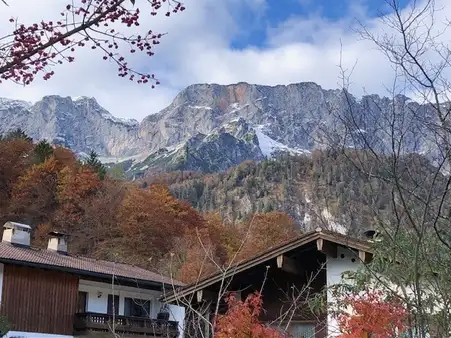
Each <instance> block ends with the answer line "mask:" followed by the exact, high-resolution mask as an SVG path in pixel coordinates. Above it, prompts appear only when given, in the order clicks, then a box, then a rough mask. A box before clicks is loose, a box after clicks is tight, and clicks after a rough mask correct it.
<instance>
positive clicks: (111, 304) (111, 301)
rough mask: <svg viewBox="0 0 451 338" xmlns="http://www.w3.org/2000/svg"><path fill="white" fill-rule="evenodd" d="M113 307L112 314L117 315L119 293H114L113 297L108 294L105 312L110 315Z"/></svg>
mask: <svg viewBox="0 0 451 338" xmlns="http://www.w3.org/2000/svg"><path fill="white" fill-rule="evenodd" d="M113 309H114V314H115V315H119V295H115V296H114V297H113V295H108V309H107V313H108V314H109V315H112V314H113Z"/></svg>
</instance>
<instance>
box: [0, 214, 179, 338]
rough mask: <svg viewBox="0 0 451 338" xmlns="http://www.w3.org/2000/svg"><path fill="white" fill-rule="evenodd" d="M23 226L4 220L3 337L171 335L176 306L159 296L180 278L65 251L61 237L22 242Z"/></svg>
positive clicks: (0, 273)
mask: <svg viewBox="0 0 451 338" xmlns="http://www.w3.org/2000/svg"><path fill="white" fill-rule="evenodd" d="M30 232H31V228H30V227H29V226H28V225H25V224H20V223H15V222H7V223H6V224H5V225H4V231H3V238H2V241H1V243H0V300H1V303H0V314H1V315H2V316H4V317H6V319H7V322H8V324H9V332H8V334H7V335H6V337H9V338H13V337H20V338H25V337H35V338H51V337H52V338H63V337H65V338H69V337H77V336H83V337H90V336H95V337H102V336H105V337H111V336H112V334H111V333H112V332H115V333H116V334H118V335H117V336H120V337H127V338H131V337H139V336H140V337H143V336H144V337H177V336H179V334H180V332H183V323H184V308H183V307H179V306H176V305H165V304H162V303H160V301H159V299H160V298H161V296H162V295H163V294H164V293H165V292H166V290H170V289H172V288H173V287H174V285H177V286H180V285H182V284H181V283H180V282H177V281H174V280H171V279H170V278H167V277H163V276H161V275H159V274H156V273H154V272H150V271H147V270H144V269H141V268H138V267H136V266H133V265H126V264H120V263H115V262H109V261H102V260H95V259H91V258H86V257H80V256H75V255H71V254H69V253H68V252H67V238H66V236H64V235H62V234H60V233H57V232H52V233H50V234H49V240H48V247H47V249H36V248H33V247H31V246H30Z"/></svg>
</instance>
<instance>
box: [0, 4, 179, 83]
mask: <svg viewBox="0 0 451 338" xmlns="http://www.w3.org/2000/svg"><path fill="white" fill-rule="evenodd" d="M130 3H131V4H132V5H133V7H134V5H135V0H78V4H77V5H71V4H69V5H67V6H66V7H65V9H64V10H63V11H62V12H61V16H62V17H63V19H61V20H58V21H55V22H54V21H48V22H45V21H42V22H40V23H34V24H32V25H29V26H26V25H24V24H20V23H19V22H18V21H17V19H14V18H11V19H9V21H10V22H11V23H12V24H14V25H15V28H14V30H13V32H12V34H11V35H9V36H7V37H4V38H3V39H1V40H2V41H5V42H4V43H3V44H2V45H0V50H2V51H3V53H2V54H3V55H2V56H3V61H2V62H1V63H0V82H1V80H12V81H14V82H18V83H22V84H25V85H28V84H30V83H31V82H32V81H33V80H34V79H35V76H36V75H37V74H38V73H44V75H43V78H44V79H45V80H48V79H50V78H51V77H52V76H53V75H54V71H53V70H51V69H50V68H51V67H52V66H54V65H56V64H62V63H63V62H73V61H74V60H75V58H74V56H73V55H71V53H73V52H75V51H76V49H77V48H82V47H86V46H89V47H90V48H91V49H93V50H95V49H99V50H100V51H101V52H102V58H103V60H110V61H112V62H115V63H116V64H117V65H118V75H119V76H120V77H128V78H129V79H130V80H131V81H136V82H138V83H148V82H149V81H151V83H152V88H153V87H154V86H155V85H157V84H159V82H158V81H157V80H156V79H155V76H154V74H146V73H141V72H139V71H137V70H135V69H133V68H132V67H130V66H129V65H128V63H127V61H126V57H125V56H124V55H121V54H120V53H119V51H118V50H119V47H120V46H121V45H124V44H125V45H126V46H128V48H129V52H130V53H132V54H133V53H136V52H143V53H145V54H146V55H148V56H152V55H154V52H153V51H152V47H153V46H154V45H157V44H159V43H160V41H159V40H160V39H161V38H162V36H163V34H159V33H154V32H153V31H152V30H149V31H148V32H147V33H146V34H143V35H125V34H123V33H122V32H121V31H120V29H118V28H116V29H112V28H106V27H109V26H110V25H111V24H113V23H120V24H122V25H124V26H126V27H134V26H139V25H140V17H141V16H140V15H141V10H140V9H139V8H128V7H127V5H128V6H130ZM163 5H166V6H167V7H168V11H167V12H166V16H170V15H171V13H178V12H179V11H183V10H184V9H185V7H184V6H183V5H182V3H180V2H178V1H175V0H149V1H148V5H147V6H149V7H150V14H151V15H156V14H157V11H158V10H159V9H160V8H162V7H163ZM101 27H102V28H101Z"/></svg>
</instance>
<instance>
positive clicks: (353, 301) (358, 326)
mask: <svg viewBox="0 0 451 338" xmlns="http://www.w3.org/2000/svg"><path fill="white" fill-rule="evenodd" d="M343 305H344V307H350V308H351V309H352V312H351V313H347V312H345V313H342V314H341V315H339V316H338V324H339V327H340V330H341V332H343V334H342V335H341V336H340V338H362V337H364V336H365V334H368V335H371V337H373V338H390V337H396V336H398V335H399V334H400V333H402V332H404V331H405V330H406V329H407V324H406V321H407V317H408V312H407V311H406V309H405V307H404V306H403V305H402V304H401V303H400V302H399V301H396V300H387V299H386V297H384V294H383V292H381V291H366V292H365V293H364V294H361V295H354V296H348V297H346V298H345V299H344V304H343Z"/></svg>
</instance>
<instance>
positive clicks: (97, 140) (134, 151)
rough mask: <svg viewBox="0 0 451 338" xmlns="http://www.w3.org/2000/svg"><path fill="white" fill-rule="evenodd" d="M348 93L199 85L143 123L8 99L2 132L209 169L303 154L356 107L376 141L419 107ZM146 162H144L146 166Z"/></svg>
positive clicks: (78, 104)
mask: <svg viewBox="0 0 451 338" xmlns="http://www.w3.org/2000/svg"><path fill="white" fill-rule="evenodd" d="M346 94H348V93H346V92H344V91H343V90H338V89H335V90H326V89H323V88H322V87H321V86H319V85H317V84H315V83H313V82H303V83H295V84H289V85H276V86H263V85H256V84H249V83H246V82H239V83H235V84H230V85H219V84H206V83H204V84H194V85H190V86H188V87H187V88H185V89H183V90H182V91H181V92H180V93H179V94H178V95H177V96H176V97H175V98H174V100H173V102H172V103H171V104H170V105H168V106H167V107H166V108H164V109H163V110H161V111H160V112H159V113H157V114H154V115H150V116H148V117H147V118H145V119H144V120H143V121H142V122H141V123H138V122H137V121H136V120H124V119H119V118H115V117H114V116H112V115H111V114H110V113H109V112H108V111H106V110H105V109H104V108H103V107H101V105H100V104H99V103H98V102H97V101H96V100H95V98H91V97H80V98H70V97H60V96H55V95H49V96H46V97H44V98H43V99H42V100H41V101H39V102H36V103H35V104H34V105H30V104H27V103H24V102H21V101H20V102H19V101H13V100H7V99H2V100H0V118H2V125H1V126H0V133H4V132H7V131H8V130H11V129H15V128H17V127H21V128H23V129H25V130H26V131H27V132H28V133H29V134H30V136H32V137H33V138H35V139H43V138H47V139H50V140H52V141H55V142H59V143H60V144H63V145H66V146H69V147H71V148H72V149H73V150H74V151H76V152H85V153H87V152H88V151H90V150H91V149H94V150H95V151H96V152H98V153H99V154H100V155H102V156H103V157H105V161H107V162H114V163H116V162H121V161H125V160H130V161H131V159H133V160H132V162H133V163H132V164H131V166H135V167H136V168H137V167H139V168H146V166H148V167H149V168H150V167H154V168H155V167H158V166H160V164H161V165H163V164H164V166H166V167H171V168H185V167H186V168H194V169H195V168H197V169H199V168H203V169H205V168H206V169H205V170H209V171H211V170H216V169H218V170H219V169H220V170H222V169H224V168H225V167H226V166H228V165H234V164H237V161H241V160H243V159H260V158H262V157H263V156H277V154H280V153H281V152H288V153H290V154H304V153H308V152H309V151H311V150H312V149H313V148H317V147H324V146H325V145H327V144H328V142H331V140H332V141H333V139H334V137H335V136H337V137H338V139H339V138H340V135H342V134H343V133H344V132H345V131H344V130H340V128H339V127H338V125H339V123H337V122H338V121H337V116H338V115H341V116H346V114H349V112H350V111H351V110H350V109H351V108H352V113H353V115H354V116H353V117H354V118H355V121H356V125H355V126H354V127H353V128H354V130H353V131H351V132H352V133H351V136H355V135H358V134H359V133H362V132H365V133H367V135H374V138H375V140H376V139H380V138H381V137H383V134H381V133H382V131H383V126H382V125H381V123H383V121H381V119H380V117H381V114H383V113H385V112H390V111H392V110H393V109H405V108H406V107H407V106H409V107H412V105H413V104H415V109H418V107H420V106H419V105H418V104H416V103H413V102H412V101H411V100H409V99H408V98H406V97H403V96H399V98H397V99H396V100H395V101H393V100H390V99H388V98H384V97H379V96H378V95H367V96H363V97H362V98H359V99H356V98H354V97H353V96H352V95H350V94H348V95H346ZM2 102H4V103H3V104H2ZM422 109H424V108H422ZM424 116H427V113H425V114H424ZM412 137H414V135H413V136H412ZM354 138H355V137H354ZM415 141H417V140H415ZM353 142H355V140H353ZM357 142H358V140H357ZM412 144H414V142H412ZM415 144H419V143H418V142H415ZM211 152H219V153H221V154H222V155H224V156H219V157H218V156H216V155H215V154H212V153H211ZM199 156H200V157H199ZM138 159H139V160H138ZM144 159H146V160H144ZM143 161H144V162H146V164H143V165H140V163H141V162H142V163H144V162H143ZM155 161H156V162H155ZM208 161H209V162H208ZM218 161H222V164H220V163H218ZM201 162H202V163H201ZM207 162H208V163H207ZM193 163H194V164H193ZM136 168H135V169H136ZM215 168H216V169H215ZM140 170H141V169H140ZM145 170H147V169H142V170H141V171H145Z"/></svg>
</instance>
